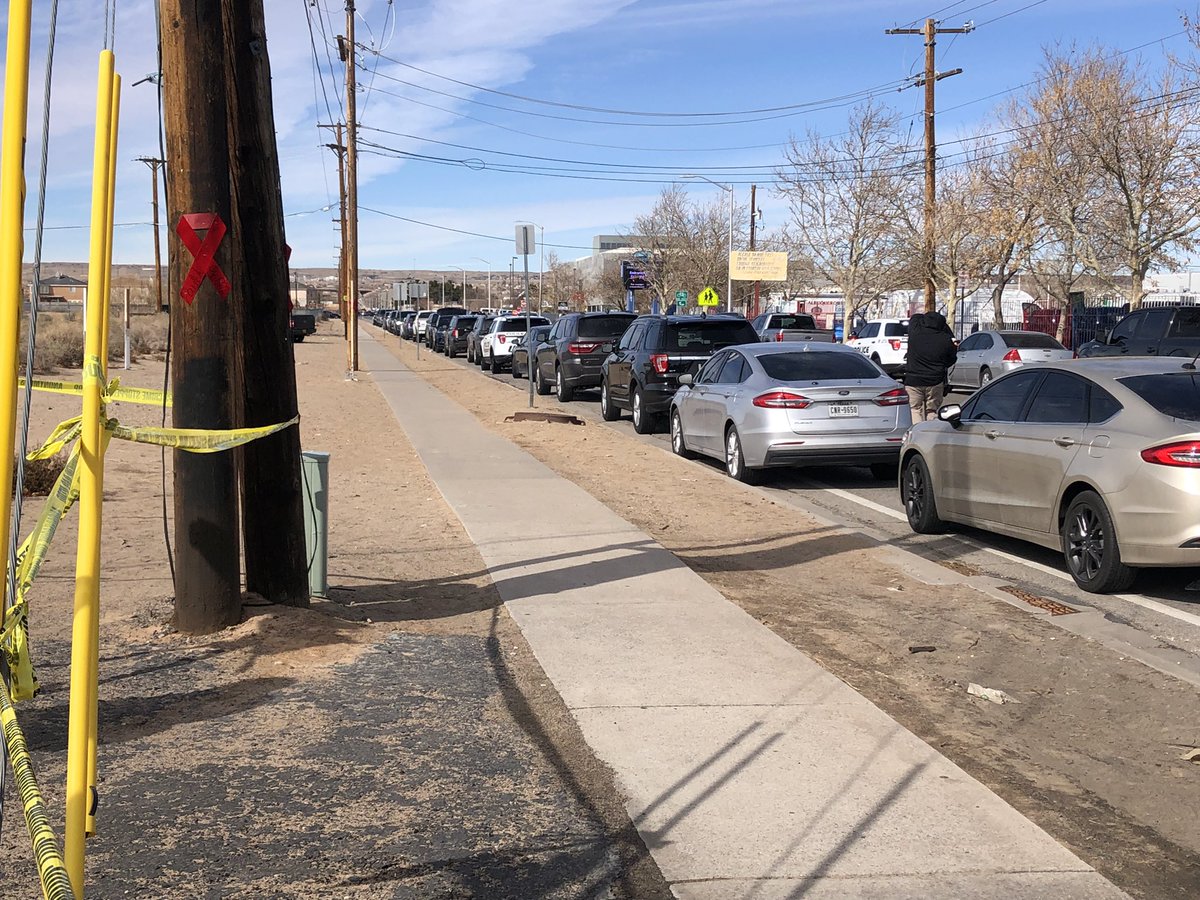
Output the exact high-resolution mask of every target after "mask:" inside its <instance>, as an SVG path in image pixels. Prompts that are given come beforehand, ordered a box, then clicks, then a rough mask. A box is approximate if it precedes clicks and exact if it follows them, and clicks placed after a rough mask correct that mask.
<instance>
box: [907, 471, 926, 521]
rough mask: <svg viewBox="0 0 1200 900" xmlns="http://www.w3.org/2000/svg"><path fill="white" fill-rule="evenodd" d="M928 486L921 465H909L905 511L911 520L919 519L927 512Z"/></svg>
mask: <svg viewBox="0 0 1200 900" xmlns="http://www.w3.org/2000/svg"><path fill="white" fill-rule="evenodd" d="M926 488H927V485H926V484H925V475H924V474H923V473H922V472H921V467H920V466H918V465H915V464H912V465H909V467H908V469H907V471H905V473H904V511H905V513H907V514H908V520H909V521H910V522H915V521H917V520H918V519H920V518H921V514H922V513H924V512H925V491H926Z"/></svg>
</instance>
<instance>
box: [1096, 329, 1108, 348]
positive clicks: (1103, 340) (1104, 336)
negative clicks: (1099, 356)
mask: <svg viewBox="0 0 1200 900" xmlns="http://www.w3.org/2000/svg"><path fill="white" fill-rule="evenodd" d="M1096 343H1097V344H1107V343H1108V332H1107V331H1105V330H1104V329H1103V328H1101V329H1100V330H1099V331H1097V332H1096Z"/></svg>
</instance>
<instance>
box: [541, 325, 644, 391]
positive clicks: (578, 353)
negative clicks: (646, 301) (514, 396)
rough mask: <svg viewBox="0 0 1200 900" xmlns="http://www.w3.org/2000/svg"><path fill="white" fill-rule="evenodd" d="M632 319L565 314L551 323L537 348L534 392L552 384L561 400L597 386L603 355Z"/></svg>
mask: <svg viewBox="0 0 1200 900" xmlns="http://www.w3.org/2000/svg"><path fill="white" fill-rule="evenodd" d="M636 318H637V316H635V315H634V314H633V313H626V312H597V313H568V314H567V315H565V316H563V317H562V318H561V319H559V320H558V321H557V322H555V323H554V327H553V328H552V329H551V330H550V337H549V338H548V339H547V341H546V343H544V344H542V346H541V347H539V348H538V349H537V373H536V375H535V376H534V380H535V381H536V383H537V389H538V393H541V394H548V393H550V386H551V385H553V386H554V390H555V392H556V393H557V394H558V399H559V400H561V401H563V402H564V403H565V402H566V401H568V400H570V399H571V398H572V397H573V396H574V395H575V392H576V391H580V390H585V389H587V388H596V387H600V366H601V364H602V363H603V362H604V357H606V356H608V354H609V353H611V352H612V349H613V345H614V344H616V342H617V341H618V340H620V338H621V335H623V334H624V333H625V329H626V328H628V327H629V326H630V325H632V324H633V322H634V320H635V319H636Z"/></svg>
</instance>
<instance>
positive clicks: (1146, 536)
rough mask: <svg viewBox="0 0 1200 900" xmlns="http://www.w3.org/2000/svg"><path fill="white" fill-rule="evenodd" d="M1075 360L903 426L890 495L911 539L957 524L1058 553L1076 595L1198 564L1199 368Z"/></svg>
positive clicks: (1015, 378)
mask: <svg viewBox="0 0 1200 900" xmlns="http://www.w3.org/2000/svg"><path fill="white" fill-rule="evenodd" d="M1191 366H1192V364H1191V363H1188V362H1186V361H1185V360H1180V359H1171V360H1170V361H1168V360H1166V359H1154V358H1143V359H1134V358H1125V359H1113V358H1103V357H1101V358H1097V359H1081V360H1076V361H1073V362H1071V361H1068V362H1063V363H1057V364H1050V365H1043V366H1036V367H1031V368H1028V369H1024V370H1022V371H1019V372H1014V373H1012V374H1011V375H1006V376H1005V377H1003V378H998V379H996V380H995V381H993V382H992V383H991V384H989V385H987V386H986V387H984V388H983V389H982V390H981V391H979V392H978V393H977V394H975V395H974V396H973V397H972V398H971V399H970V400H968V401H967V402H966V403H965V404H963V405H962V406H961V407H960V406H958V405H951V406H944V407H942V409H941V410H940V411H939V413H938V420H937V421H932V422H922V423H920V424H917V425H914V426H913V428H912V430H911V431H910V432H909V434H908V435H907V436H906V438H905V442H904V447H903V450H902V451H901V467H902V468H901V474H900V495H901V499H902V500H903V502H904V509H905V512H906V513H907V516H908V522H909V525H910V526H911V527H912V529H913V530H914V531H917V532H919V533H921V534H929V533H933V532H937V531H939V530H941V529H942V528H943V523H944V522H958V523H962V524H964V525H971V526H974V527H976V528H983V529H987V530H989V531H995V532H998V533H1000V534H1005V535H1008V536H1010V537H1015V538H1020V539H1022V540H1026V541H1031V542H1033V543H1035V544H1040V545H1042V546H1044V547H1050V548H1052V549H1058V550H1061V551H1062V553H1063V556H1064V559H1065V561H1066V565H1067V569H1068V571H1070V573H1071V575H1072V576H1073V577H1074V579H1075V582H1076V583H1077V584H1078V585H1079V586H1080V587H1081V588H1083V589H1084V590H1086V591H1092V592H1095V593H1105V592H1109V591H1122V590H1125V589H1126V588H1128V587H1129V586H1130V585H1131V584H1132V583H1133V579H1134V576H1135V574H1136V570H1137V568H1139V567H1142V566H1200V515H1197V510H1198V509H1200V372H1198V371H1197V370H1196V369H1195V368H1194V367H1191Z"/></svg>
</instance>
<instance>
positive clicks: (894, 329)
mask: <svg viewBox="0 0 1200 900" xmlns="http://www.w3.org/2000/svg"><path fill="white" fill-rule="evenodd" d="M883 336H884V337H907V336H908V323H907V322H888V323H887V324H886V325H884V326H883Z"/></svg>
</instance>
